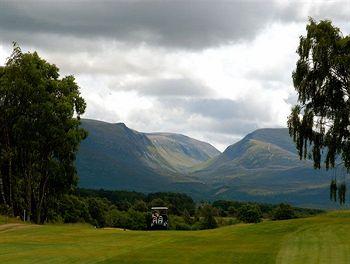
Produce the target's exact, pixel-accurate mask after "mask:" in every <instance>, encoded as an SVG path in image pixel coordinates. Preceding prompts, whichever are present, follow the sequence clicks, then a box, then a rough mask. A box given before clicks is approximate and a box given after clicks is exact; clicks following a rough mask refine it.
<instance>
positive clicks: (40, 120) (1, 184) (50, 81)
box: [0, 44, 87, 223]
mask: <svg viewBox="0 0 350 264" xmlns="http://www.w3.org/2000/svg"><path fill="white" fill-rule="evenodd" d="M85 107H86V104H85V101H84V99H83V98H82V97H81V96H80V92H79V87H78V85H77V84H76V82H75V79H74V77H73V76H67V77H64V78H59V70H58V68H57V67H56V66H55V65H53V64H49V63H48V62H46V61H45V60H43V59H41V58H40V57H39V55H38V54H37V53H36V52H34V53H22V51H21V49H20V48H19V47H18V46H17V45H16V44H15V45H14V50H13V53H12V54H11V56H10V58H9V59H8V60H7V62H6V64H5V67H3V68H2V69H1V70H0V179H1V180H0V198H1V199H0V203H3V204H5V205H8V206H9V207H11V208H12V212H13V214H14V215H22V211H23V210H24V209H25V210H26V213H27V216H28V218H30V219H31V220H32V221H33V222H36V223H42V222H43V221H44V220H45V219H46V215H47V211H48V208H49V207H50V204H53V203H54V202H55V200H56V199H57V198H58V197H61V196H62V195H63V194H64V193H66V192H68V191H69V190H71V189H72V188H74V186H75V185H76V183H77V175H76V170H75V165H74V161H75V156H76V152H77V150H78V146H79V143H80V141H81V140H83V139H84V138H85V137H86V136H87V133H86V131H85V130H83V129H82V128H80V115H81V114H83V113H84V111H85Z"/></svg>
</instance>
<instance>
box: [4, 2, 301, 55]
mask: <svg viewBox="0 0 350 264" xmlns="http://www.w3.org/2000/svg"><path fill="white" fill-rule="evenodd" d="M296 10H297V9H296V8H294V7H293V6H292V7H288V14H289V15H290V16H291V17H294V16H295V15H293V14H294V13H295V12H296ZM285 12H286V11H285V10H284V9H282V7H281V6H279V5H278V4H277V3H275V2H274V1H232V2H231V1H224V0H221V1H102V2H101V1H77V2H72V1H62V2H57V1H40V3H39V4H38V2H37V1H12V2H11V1H5V2H1V3H0V29H1V31H2V32H3V34H5V36H6V34H10V35H11V34H12V37H13V32H17V34H18V35H21V34H30V33H32V34H45V33H47V34H58V35H73V36H80V37H82V38H87V39H89V40H92V41H93V40H94V39H95V38H106V39H114V40H116V41H122V42H123V41H126V42H131V43H140V42H145V43H149V44H154V45H161V46H167V47H180V48H190V49H193V48H194V49H196V48H203V47H210V46H216V45H221V44H225V43H228V42H232V41H237V40H242V39H247V38H253V37H254V36H255V34H256V32H257V31H259V30H260V29H261V28H263V27H264V26H265V25H266V24H267V23H269V22H272V21H273V19H285ZM19 37H21V36H19Z"/></svg>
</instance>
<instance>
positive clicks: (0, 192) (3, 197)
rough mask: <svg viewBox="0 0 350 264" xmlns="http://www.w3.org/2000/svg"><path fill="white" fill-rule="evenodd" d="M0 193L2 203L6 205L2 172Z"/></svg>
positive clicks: (0, 175)
mask: <svg viewBox="0 0 350 264" xmlns="http://www.w3.org/2000/svg"><path fill="white" fill-rule="evenodd" d="M0 194H1V198H2V201H3V203H4V204H5V205H7V202H6V197H5V192H4V183H3V181H2V174H1V173H0Z"/></svg>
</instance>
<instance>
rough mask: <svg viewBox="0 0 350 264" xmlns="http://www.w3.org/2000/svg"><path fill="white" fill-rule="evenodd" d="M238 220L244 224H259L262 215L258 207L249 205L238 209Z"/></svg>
mask: <svg viewBox="0 0 350 264" xmlns="http://www.w3.org/2000/svg"><path fill="white" fill-rule="evenodd" d="M237 214H238V215H237V218H238V220H240V221H242V222H244V223H259V222H260V221H261V218H262V213H261V210H260V208H259V206H257V205H252V204H247V205H243V206H241V207H240V208H239V209H238V213H237Z"/></svg>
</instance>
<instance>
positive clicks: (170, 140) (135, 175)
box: [77, 119, 220, 192]
mask: <svg viewBox="0 0 350 264" xmlns="http://www.w3.org/2000/svg"><path fill="white" fill-rule="evenodd" d="M82 127H84V128H85V129H86V130H87V131H88V132H89V136H88V137H87V139H86V140H84V141H83V142H82V143H81V146H80V149H79V152H78V155H77V169H78V175H79V177H80V181H79V185H80V186H81V187H88V188H106V189H129V190H138V191H145V192H148V191H164V190H177V189H184V190H189V191H193V192H196V190H197V189H198V190H200V191H202V189H203V187H205V186H204V185H203V184H202V183H200V182H199V181H197V180H193V179H191V178H189V177H187V176H184V173H180V172H182V171H183V170H184V168H186V167H190V166H193V165H195V164H197V163H199V162H202V161H205V160H206V159H209V158H211V157H213V156H214V155H217V154H219V153H220V152H219V151H217V150H216V149H215V148H214V147H212V146H211V145H209V144H207V143H203V142H200V141H197V140H194V139H191V138H188V137H185V136H182V135H176V134H161V133H158V134H157V133H155V134H145V133H140V132H137V131H135V130H132V129H129V128H128V127H126V126H125V124H123V123H118V124H111V123H106V122H101V121H96V120H89V119H84V120H82ZM182 160H183V161H186V165H182V162H181V161H182Z"/></svg>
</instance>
